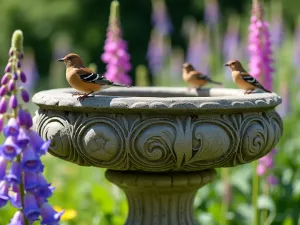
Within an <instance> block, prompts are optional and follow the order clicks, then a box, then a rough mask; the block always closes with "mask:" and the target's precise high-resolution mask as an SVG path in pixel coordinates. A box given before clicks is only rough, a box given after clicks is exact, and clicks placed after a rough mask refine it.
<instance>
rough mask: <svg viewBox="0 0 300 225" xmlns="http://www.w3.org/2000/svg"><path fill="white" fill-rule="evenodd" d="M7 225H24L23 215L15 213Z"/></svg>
mask: <svg viewBox="0 0 300 225" xmlns="http://www.w3.org/2000/svg"><path fill="white" fill-rule="evenodd" d="M8 225H25V222H24V215H23V213H22V212H21V211H17V212H16V213H15V214H14V216H13V218H12V219H11V221H10V223H9V224H8Z"/></svg>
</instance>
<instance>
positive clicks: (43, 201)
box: [35, 195, 48, 205]
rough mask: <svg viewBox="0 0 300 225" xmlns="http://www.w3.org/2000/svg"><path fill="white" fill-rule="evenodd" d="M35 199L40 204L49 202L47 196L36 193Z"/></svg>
mask: <svg viewBox="0 0 300 225" xmlns="http://www.w3.org/2000/svg"><path fill="white" fill-rule="evenodd" d="M35 200H36V202H37V204H38V205H42V204H43V203H45V202H48V200H47V198H45V197H42V196H38V195H35Z"/></svg>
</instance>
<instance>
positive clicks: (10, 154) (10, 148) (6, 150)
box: [0, 136, 22, 161]
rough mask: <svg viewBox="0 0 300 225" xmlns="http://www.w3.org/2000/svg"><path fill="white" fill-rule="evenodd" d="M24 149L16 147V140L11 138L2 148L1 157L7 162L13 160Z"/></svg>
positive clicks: (7, 139) (0, 150) (0, 147)
mask: <svg viewBox="0 0 300 225" xmlns="http://www.w3.org/2000/svg"><path fill="white" fill-rule="evenodd" d="M21 151H22V149H21V148H20V147H19V146H18V145H16V143H15V138H13V137H12V136H9V137H8V138H6V140H5V142H4V144H3V145H1V146H0V155H1V156H2V157H3V158H5V159H6V160H9V161H10V160H13V159H14V158H15V157H16V156H17V155H19V154H20V153H21Z"/></svg>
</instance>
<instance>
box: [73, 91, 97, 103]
mask: <svg viewBox="0 0 300 225" xmlns="http://www.w3.org/2000/svg"><path fill="white" fill-rule="evenodd" d="M92 93H93V92H89V93H84V94H81V95H80V96H79V97H78V98H77V100H78V101H80V102H81V101H83V100H84V99H86V98H89V97H95V96H94V95H91V94H92Z"/></svg>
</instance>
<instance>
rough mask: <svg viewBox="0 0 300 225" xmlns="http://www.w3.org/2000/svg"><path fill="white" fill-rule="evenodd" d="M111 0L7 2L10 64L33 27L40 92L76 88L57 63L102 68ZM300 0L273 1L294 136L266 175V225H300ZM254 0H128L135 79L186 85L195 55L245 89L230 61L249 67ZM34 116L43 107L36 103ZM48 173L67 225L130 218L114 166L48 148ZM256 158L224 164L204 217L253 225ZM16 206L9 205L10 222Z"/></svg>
mask: <svg viewBox="0 0 300 225" xmlns="http://www.w3.org/2000/svg"><path fill="white" fill-rule="evenodd" d="M110 3H111V1H108V0H102V1H99V0H98V1H97V0H85V1H83V0H52V1H48V0H39V1H36V0H26V1H21V0H9V1H8V0H0V30H1V32H0V68H3V69H4V68H5V65H6V63H7V59H8V55H7V52H8V51H9V48H10V39H11V35H12V33H13V31H14V30H16V29H21V30H22V31H23V33H24V46H25V49H24V50H25V54H24V55H25V57H24V62H23V69H24V72H25V73H26V75H27V77H28V79H29V80H30V82H28V83H27V88H28V89H29V90H30V91H31V93H32V94H34V93H35V92H37V91H40V90H45V89H51V88H60V87H68V84H67V82H66V81H65V67H64V66H63V65H62V64H60V63H57V62H56V59H58V58H61V57H63V56H64V55H66V54H67V53H69V52H74V53H78V54H80V55H81V56H82V58H83V59H84V61H85V62H86V63H87V64H88V65H90V66H91V67H93V68H95V69H97V71H98V72H100V73H104V72H105V63H103V61H102V60H101V55H102V54H103V51H104V50H103V46H104V41H105V39H106V29H107V26H108V18H109V9H110ZM299 8H300V1H295V0H265V1H264V10H265V19H266V20H267V21H268V22H269V23H270V33H271V41H272V49H273V59H274V62H273V68H274V72H273V74H272V76H273V91H274V92H276V93H277V94H279V95H280V96H282V99H283V103H282V104H281V105H280V106H279V107H278V108H277V111H278V113H279V114H280V115H281V116H282V117H283V121H284V134H283V137H282V138H281V140H280V143H279V144H278V145H277V146H276V154H275V156H274V163H272V168H271V170H270V172H269V173H265V174H264V175H262V176H261V178H260V181H261V182H260V184H261V185H260V196H259V199H258V206H259V208H260V211H261V212H262V213H264V215H265V218H267V219H266V220H264V221H265V222H264V223H260V224H276V225H277V224H278V225H279V224H284V225H296V224H300V167H299V165H300V154H299V150H300V135H299V134H300V121H299V118H300V107H299V101H300V92H299V88H298V87H299V85H300V10H299ZM250 16H251V0H247V1H246V0H245V1H240V0H226V1H225V0H206V1H204V0H165V1H163V0H152V1H150V0H143V1H135V0H120V19H121V26H122V29H123V38H124V40H126V41H127V44H128V52H129V54H130V55H131V60H130V61H131V65H132V68H131V70H130V72H129V75H130V76H131V78H132V80H133V85H139V86H147V85H151V86H186V84H184V83H183V81H182V80H181V65H182V63H183V62H185V61H188V62H191V63H193V64H194V66H195V67H196V68H197V69H199V70H201V71H203V72H204V73H207V74H209V75H210V76H211V77H213V78H215V79H216V80H221V81H223V82H224V85H223V86H224V87H235V85H234V84H233V83H232V79H231V75H230V72H229V71H228V69H226V68H225V67H224V63H225V62H227V61H228V60H230V59H240V60H241V61H242V63H243V64H244V65H245V66H246V68H247V69H248V66H247V64H248V61H249V50H248V35H249V31H248V27H249V25H250ZM32 113H34V107H33V110H32ZM44 160H45V161H44V163H45V168H46V169H45V173H46V177H47V180H49V181H52V184H53V185H54V186H55V187H56V191H55V193H54V195H53V197H52V198H51V199H50V201H51V204H52V205H55V206H56V207H57V209H58V208H64V209H66V210H67V211H66V213H65V215H64V217H63V222H61V224H68V225H69V224H70V225H71V224H76V225H84V224H90V225H100V224H101V225H110V224H112V225H121V224H124V220H125V218H126V215H127V204H126V202H125V196H124V194H123V193H122V192H121V191H120V190H119V189H118V188H117V187H116V186H113V185H112V184H110V183H108V182H107V181H106V180H105V178H104V169H101V168H85V167H79V166H76V165H73V164H71V163H68V162H65V161H62V160H59V159H57V158H54V157H52V156H51V155H47V156H46V157H44ZM253 171H254V170H253V165H251V164H250V165H244V166H239V167H237V168H229V169H222V170H218V174H219V176H218V178H217V179H215V181H214V182H212V183H211V184H209V185H207V186H205V187H203V188H202V189H201V190H200V191H199V192H198V194H197V197H196V202H195V206H196V216H197V218H196V219H197V221H198V222H199V224H212V225H214V224H233V225H235V224H236V225H241V224H251V222H252V213H251V210H252V199H251V193H252V176H253ZM13 212H14V210H13V208H12V207H11V208H10V207H6V208H3V209H0V225H4V224H7V222H8V221H9V219H10V218H11V217H12V215H13Z"/></svg>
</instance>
